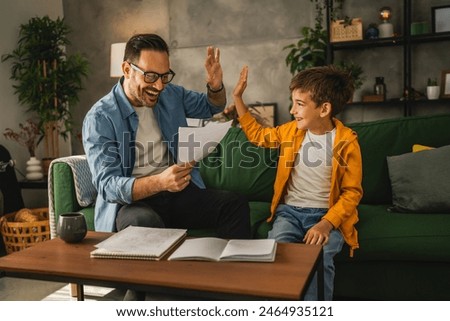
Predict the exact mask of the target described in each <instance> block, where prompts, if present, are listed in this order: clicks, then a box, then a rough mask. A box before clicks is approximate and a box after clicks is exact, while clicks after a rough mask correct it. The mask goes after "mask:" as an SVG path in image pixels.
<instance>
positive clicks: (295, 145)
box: [239, 112, 363, 256]
mask: <svg viewBox="0 0 450 321" xmlns="http://www.w3.org/2000/svg"><path fill="white" fill-rule="evenodd" d="M239 122H240V124H241V126H242V129H243V131H244V132H245V134H246V136H247V138H248V140H249V141H251V142H252V143H253V144H255V145H257V146H261V147H266V148H278V149H279V158H278V165H277V175H276V178H275V183H274V195H273V198H272V204H271V208H270V210H271V216H270V217H269V218H268V220H267V221H268V222H270V221H272V220H273V219H274V215H275V210H276V208H277V206H278V204H279V203H280V202H283V201H284V195H285V194H286V187H287V183H288V180H289V177H290V175H291V171H292V168H293V166H294V164H295V158H296V156H297V154H298V151H299V149H300V146H301V144H302V142H303V139H304V137H305V133H306V131H305V130H301V129H298V128H297V124H296V121H291V122H288V123H286V124H283V125H281V126H278V127H274V128H264V127H262V126H261V125H260V124H258V123H257V122H256V120H255V119H254V118H253V116H251V114H250V113H249V112H247V113H246V114H245V115H244V116H242V117H240V118H239ZM333 122H334V125H335V126H336V138H335V141H334V146H333V161H332V174H331V190H330V198H329V209H328V212H327V213H326V214H325V215H324V216H323V218H324V219H326V220H328V221H329V222H330V223H331V224H333V226H334V228H336V229H339V230H340V231H341V233H342V235H343V237H344V240H345V242H346V243H347V244H348V245H349V247H350V256H353V251H354V250H355V249H357V248H358V247H359V244H358V232H357V231H356V228H355V224H356V223H357V222H358V212H357V209H356V206H357V205H358V204H359V201H360V200H361V197H362V194H363V191H362V186H361V181H362V158H361V150H360V147H359V144H358V139H357V135H356V133H355V132H354V131H353V130H351V129H350V128H348V127H345V126H344V124H342V122H340V121H339V120H338V119H336V118H333Z"/></svg>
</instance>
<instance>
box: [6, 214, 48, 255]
mask: <svg viewBox="0 0 450 321" xmlns="http://www.w3.org/2000/svg"><path fill="white" fill-rule="evenodd" d="M30 210H31V212H33V214H41V215H43V216H44V217H45V218H46V220H43V221H37V222H14V216H15V215H16V212H13V213H10V214H5V215H4V216H3V217H1V218H0V231H1V234H2V236H3V241H4V243H5V247H6V253H8V254H9V253H12V252H17V251H20V250H23V249H25V248H27V247H29V246H33V245H35V244H36V243H39V242H43V241H47V240H49V239H50V224H49V221H48V208H46V207H45V208H34V209H30Z"/></svg>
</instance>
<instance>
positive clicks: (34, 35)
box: [1, 16, 88, 158]
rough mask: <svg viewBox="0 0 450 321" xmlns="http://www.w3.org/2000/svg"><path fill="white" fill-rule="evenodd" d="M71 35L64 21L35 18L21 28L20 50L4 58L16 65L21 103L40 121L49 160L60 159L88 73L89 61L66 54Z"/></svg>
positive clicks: (13, 67) (13, 74)
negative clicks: (64, 140)
mask: <svg viewBox="0 0 450 321" xmlns="http://www.w3.org/2000/svg"><path fill="white" fill-rule="evenodd" d="M69 33H70V29H69V27H68V26H67V25H66V23H65V21H64V19H60V18H57V19H56V20H52V19H50V18H49V17H48V16H44V17H35V18H31V19H30V20H29V21H28V23H26V24H22V25H20V30H19V40H18V42H17V48H16V49H15V50H13V51H12V52H11V53H9V54H4V55H2V57H1V61H2V62H5V61H11V62H12V64H11V77H10V79H12V80H13V81H14V82H15V83H14V85H13V88H14V89H15V93H16V94H17V95H18V99H19V103H21V104H22V105H26V106H28V110H27V111H30V112H34V113H36V114H37V116H38V117H39V124H38V127H39V130H40V134H41V137H40V139H39V141H40V140H41V139H42V138H44V140H45V156H46V157H49V158H56V157H59V150H58V146H59V139H58V138H59V136H62V137H63V138H64V139H65V138H66V137H67V134H68V133H70V132H71V129H72V115H71V108H72V107H73V106H74V105H75V104H76V103H77V102H78V100H79V99H78V93H79V91H80V90H81V89H82V80H83V78H85V77H86V76H87V71H88V62H87V59H86V58H84V57H83V56H82V55H80V54H73V55H68V54H66V51H65V46H66V45H68V44H69V43H70V42H69V39H68V34H69Z"/></svg>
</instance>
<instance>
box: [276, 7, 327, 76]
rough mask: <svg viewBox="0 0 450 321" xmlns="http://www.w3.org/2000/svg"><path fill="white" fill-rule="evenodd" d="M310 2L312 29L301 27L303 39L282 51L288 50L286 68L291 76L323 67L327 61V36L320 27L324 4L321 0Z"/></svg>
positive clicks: (321, 26)
mask: <svg viewBox="0 0 450 321" xmlns="http://www.w3.org/2000/svg"><path fill="white" fill-rule="evenodd" d="M311 2H315V7H316V16H315V19H314V20H315V24H314V28H311V27H302V28H301V29H300V34H301V35H302V36H303V37H302V38H301V39H300V40H299V41H298V42H297V43H293V44H290V45H288V46H285V47H284V48H283V50H286V49H289V53H288V55H287V56H286V66H288V67H289V70H290V72H291V74H292V75H295V74H296V73H297V72H299V71H301V70H304V69H307V68H310V67H316V66H324V65H325V64H326V61H327V56H326V49H327V41H328V36H327V32H326V30H325V29H324V28H323V25H322V23H323V10H324V9H325V8H326V3H325V1H323V0H311Z"/></svg>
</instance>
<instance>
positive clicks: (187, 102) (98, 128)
mask: <svg viewBox="0 0 450 321" xmlns="http://www.w3.org/2000/svg"><path fill="white" fill-rule="evenodd" d="M122 82H123V78H122V79H120V80H119V82H118V83H117V84H116V85H115V86H114V87H113V88H112V90H111V92H110V93H109V94H107V95H106V96H104V97H103V98H101V99H100V100H99V101H98V102H96V103H95V104H94V106H92V108H91V109H90V110H89V112H88V113H87V114H86V117H85V118H84V122H83V146H84V150H85V153H86V156H87V159H88V163H89V168H90V170H91V173H92V181H93V184H94V186H95V187H96V189H97V191H98V196H97V200H96V204H95V230H96V231H105V232H112V231H114V230H115V219H116V214H117V211H118V210H119V208H120V207H121V206H122V205H124V204H130V203H131V202H132V188H133V183H134V180H135V178H134V177H132V176H131V173H132V171H133V166H134V160H135V152H134V146H135V139H136V132H137V128H138V122H139V119H138V115H137V114H136V112H135V111H134V109H133V107H132V106H131V104H130V102H129V101H128V99H127V97H126V96H125V92H124V91H123V88H122ZM221 110H222V108H219V107H216V106H213V105H212V104H211V103H210V102H209V101H208V98H207V96H206V94H204V93H197V92H193V91H190V90H186V89H184V88H183V87H181V86H177V85H174V84H167V85H166V87H165V89H164V91H163V92H162V93H161V94H160V97H159V101H158V103H157V105H156V106H155V107H154V113H155V116H156V118H157V121H158V124H159V127H160V129H161V132H162V135H163V138H164V140H165V141H167V142H169V145H168V147H169V152H170V153H171V154H172V156H173V159H174V160H175V162H176V161H177V149H178V148H177V147H178V127H180V126H187V121H186V118H187V117H188V118H209V117H212V115H213V114H215V113H218V112H220V111H221ZM191 175H192V182H193V183H194V184H196V185H197V186H198V187H200V188H205V184H204V183H203V180H202V178H201V176H200V172H199V171H198V169H197V168H194V170H193V171H192V173H191Z"/></svg>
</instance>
